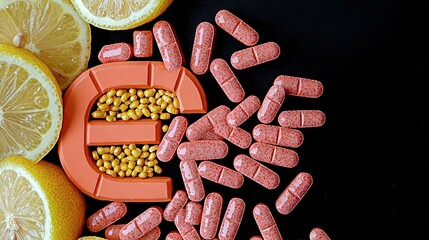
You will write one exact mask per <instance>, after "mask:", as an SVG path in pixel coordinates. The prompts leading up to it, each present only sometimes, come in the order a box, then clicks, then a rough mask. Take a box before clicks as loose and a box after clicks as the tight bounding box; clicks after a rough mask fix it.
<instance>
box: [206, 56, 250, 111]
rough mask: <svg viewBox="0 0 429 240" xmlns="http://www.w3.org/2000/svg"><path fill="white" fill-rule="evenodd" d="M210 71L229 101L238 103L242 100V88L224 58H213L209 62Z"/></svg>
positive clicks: (243, 94)
mask: <svg viewBox="0 0 429 240" xmlns="http://www.w3.org/2000/svg"><path fill="white" fill-rule="evenodd" d="M210 72H211V73H212V75H213V77H214V78H215V79H216V82H217V83H218V84H219V86H220V87H221V88H222V90H223V92H224V93H225V95H226V96H227V98H228V99H229V100H230V101H231V102H234V103H238V102H241V101H242V100H243V98H244V96H245V92H244V89H243V87H242V86H241V84H240V82H239V81H238V79H237V77H236V76H235V74H234V72H233V71H232V69H231V68H230V67H229V65H228V63H227V62H226V61H225V60H223V59H221V58H216V59H214V60H213V61H212V62H211V63H210Z"/></svg>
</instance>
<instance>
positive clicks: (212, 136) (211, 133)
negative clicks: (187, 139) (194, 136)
mask: <svg viewBox="0 0 429 240" xmlns="http://www.w3.org/2000/svg"><path fill="white" fill-rule="evenodd" d="M199 140H223V137H221V136H219V135H218V134H216V133H215V131H214V129H213V130H211V131H209V132H207V133H206V134H204V136H202V137H201V139H199Z"/></svg>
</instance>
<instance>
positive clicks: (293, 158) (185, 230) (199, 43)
mask: <svg viewBox="0 0 429 240" xmlns="http://www.w3.org/2000/svg"><path fill="white" fill-rule="evenodd" d="M215 23H216V25H217V26H218V27H219V28H221V29H222V30H224V31H225V32H227V33H229V34H230V35H231V36H232V37H234V38H235V39H236V40H238V41H240V42H241V43H243V44H244V45H245V46H246V47H245V48H244V49H242V50H239V51H237V52H235V53H233V54H232V55H231V58H230V60H229V62H228V61H226V60H224V59H221V58H217V59H212V53H213V47H214V41H215V38H216V27H215V26H214V25H213V24H211V23H209V22H202V23H200V24H199V25H198V26H197V28H196V31H195V39H194V44H193V49H192V54H191V60H190V68H191V70H192V71H193V72H194V73H195V74H198V75H202V74H205V73H206V72H210V73H211V75H212V76H213V77H214V79H215V80H216V82H217V83H218V84H219V86H220V88H221V89H222V91H223V92H224V93H225V96H226V97H227V98H228V99H229V100H230V101H231V102H233V103H236V106H235V107H234V108H233V109H230V108H229V107H227V106H225V105H220V106H217V107H215V108H214V109H212V110H210V111H209V112H207V113H206V114H205V115H203V116H201V117H200V118H199V119H197V120H196V121H195V122H193V123H192V124H189V123H188V120H187V118H186V117H184V116H176V117H174V118H173V119H172V121H171V123H170V126H169V129H168V131H167V132H166V133H165V134H164V136H163V138H162V140H161V142H160V144H159V147H158V151H157V157H158V159H159V160H160V161H162V162H169V161H171V160H173V159H175V158H176V157H177V158H179V160H180V164H179V168H180V172H181V176H182V179H183V183H184V186H185V188H184V189H177V190H176V191H175V193H174V195H173V198H172V200H171V201H170V202H169V203H168V204H167V205H166V207H165V208H164V209H162V208H160V207H158V206H153V207H150V208H148V209H147V210H145V211H144V212H143V213H141V214H140V215H138V216H137V217H136V218H134V219H133V220H132V221H130V222H129V223H126V224H115V223H116V222H117V221H118V220H119V219H121V218H122V217H123V216H124V215H125V214H126V212H127V206H126V204H125V203H120V202H112V203H110V204H109V205H107V206H105V207H104V208H103V209H100V210H99V211H97V212H96V213H94V214H93V215H91V216H90V217H89V218H88V219H87V228H88V229H89V230H90V231H91V232H99V231H101V230H104V231H105V237H106V238H107V239H112V240H113V239H129V240H130V239H158V238H159V237H160V236H161V229H160V228H159V225H160V224H161V222H162V221H163V220H165V221H168V222H173V223H174V225H175V227H176V228H177V231H176V230H175V231H171V232H169V233H168V234H167V236H166V239H168V240H173V239H221V240H226V239H235V236H236V235H237V232H238V230H239V227H240V223H241V221H242V218H243V214H244V211H245V209H246V203H245V201H244V199H241V198H239V197H234V198H231V199H230V200H229V201H228V202H224V200H223V197H222V195H221V193H220V192H209V193H207V192H206V190H205V188H204V184H203V179H206V180H208V181H211V182H214V183H217V184H220V185H223V186H226V187H229V188H232V189H238V188H240V187H241V186H242V185H243V184H244V181H245V178H246V179H250V180H252V181H254V182H256V183H257V184H259V185H261V186H262V187H264V188H266V189H269V190H272V189H276V188H277V187H279V185H280V181H281V179H280V176H279V175H278V174H277V173H276V172H274V171H273V170H271V169H270V167H269V166H270V165H275V166H280V167H284V168H293V167H295V166H296V165H297V164H298V162H299V157H298V154H297V153H296V152H295V151H294V150H293V149H295V148H298V147H299V146H301V144H302V143H303V140H304V136H303V134H302V132H301V131H300V130H299V129H300V128H311V127H320V126H322V125H323V124H324V123H325V120H326V118H325V115H324V113H323V112H321V111H319V110H287V111H282V112H280V109H281V107H282V104H283V102H284V100H285V98H286V96H296V97H304V98H318V97H320V96H321V95H322V93H323V85H322V83H321V82H319V81H317V80H312V79H306V78H300V77H293V76H286V75H280V76H278V77H277V78H276V79H275V80H274V82H273V84H272V86H271V87H270V88H269V90H268V91H267V93H266V95H265V97H264V98H263V99H261V100H260V99H259V98H258V97H256V96H254V95H249V96H247V97H246V93H245V91H244V89H243V87H242V86H241V84H240V82H239V80H238V78H237V77H236V76H235V74H234V71H233V69H235V70H242V69H247V68H250V67H253V66H256V65H259V64H263V63H266V62H269V61H273V60H275V59H277V58H278V56H279V55H280V47H279V46H278V44H276V43H275V42H266V43H259V44H258V41H259V35H258V33H257V31H255V29H253V28H252V27H250V26H249V25H248V24H247V23H245V22H244V21H243V20H241V19H240V18H238V17H237V16H236V15H234V14H233V13H231V12H229V11H227V10H221V11H219V12H218V13H217V14H216V16H215ZM152 34H153V36H154V39H155V42H156V44H157V46H158V49H159V51H160V53H161V57H162V59H163V61H164V63H165V67H166V69H167V70H175V69H177V68H178V67H180V66H182V65H184V64H185V60H184V54H183V52H182V49H181V46H180V43H179V41H178V38H177V36H176V32H175V31H174V29H173V26H172V25H171V24H170V23H168V22H166V21H158V22H157V23H155V24H154V26H153V31H135V32H134V39H133V41H134V42H133V45H131V44H128V43H116V44H111V45H106V46H104V47H103V48H102V49H101V51H100V53H99V60H100V61H101V62H102V63H106V62H112V61H126V60H129V59H131V58H132V57H133V56H135V57H150V56H152V52H153V50H152V45H153V37H152ZM230 65H231V66H232V68H231V67H230ZM254 114H256V116H257V119H258V120H259V122H260V123H259V124H257V125H256V126H254V127H253V130H252V132H251V133H250V132H247V131H246V130H244V129H243V128H240V125H242V124H243V123H245V122H246V121H247V120H248V119H249V118H250V117H251V116H253V115H254ZM276 117H277V119H276ZM185 137H186V139H187V141H186V140H185ZM227 142H229V143H230V144H232V145H233V146H236V147H238V148H240V149H248V154H238V155H236V156H234V159H233V167H234V169H232V168H229V167H226V166H223V165H222V164H220V161H216V160H219V159H223V158H225V157H226V156H227V154H228V152H229V144H227ZM312 184H313V178H312V176H311V175H310V174H309V173H307V172H300V173H298V174H297V175H296V177H295V178H294V179H293V180H292V181H290V183H289V184H288V185H287V186H286V187H285V189H284V190H283V192H282V193H281V194H280V195H279V196H278V198H277V199H276V201H275V206H274V207H275V209H276V210H277V211H278V212H279V213H280V214H282V215H286V214H289V213H290V212H291V211H292V210H293V209H295V207H296V206H297V205H298V203H299V202H300V201H301V199H302V198H303V197H304V196H305V195H306V193H307V192H308V191H309V189H310V187H311V186H312ZM224 205H226V210H225V211H224V212H222V209H223V206H224ZM252 213H253V217H254V220H255V222H256V224H257V226H258V228H259V231H260V235H261V236H254V237H252V238H251V239H282V236H281V234H280V231H279V228H278V227H277V224H276V222H275V220H274V217H273V215H272V213H271V210H270V207H269V206H267V205H265V204H264V203H258V204H256V205H255V206H253V207H252ZM309 239H310V240H316V239H317V240H328V239H330V238H329V237H328V235H327V234H326V233H325V232H324V231H323V230H322V229H321V228H319V227H314V228H313V229H312V230H311V232H310V234H309Z"/></svg>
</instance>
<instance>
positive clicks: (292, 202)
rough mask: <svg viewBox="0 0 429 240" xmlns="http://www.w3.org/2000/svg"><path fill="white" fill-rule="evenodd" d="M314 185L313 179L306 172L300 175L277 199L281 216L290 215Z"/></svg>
mask: <svg viewBox="0 0 429 240" xmlns="http://www.w3.org/2000/svg"><path fill="white" fill-rule="evenodd" d="M312 184H313V178H312V177H311V175H310V174H308V173H305V172H301V173H298V175H297V176H296V177H295V178H294V179H293V180H292V181H291V182H290V183H289V185H288V186H287V187H286V189H285V190H284V191H283V192H282V193H281V194H280V196H279V197H278V198H277V200H276V208H277V211H279V213H281V214H289V213H290V212H291V211H292V210H293V209H294V208H295V207H296V205H297V204H298V203H299V202H300V201H301V199H302V198H303V197H304V195H305V194H306V193H307V191H308V189H310V187H311V185H312Z"/></svg>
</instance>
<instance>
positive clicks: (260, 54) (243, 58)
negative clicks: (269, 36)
mask: <svg viewBox="0 0 429 240" xmlns="http://www.w3.org/2000/svg"><path fill="white" fill-rule="evenodd" d="M279 56H280V47H279V45H278V44H277V43H275V42H267V43H263V44H259V45H256V46H253V47H250V48H245V49H243V50H239V51H236V52H234V53H233V54H232V55H231V60H230V61H231V65H232V67H234V68H235V69H237V70H243V69H246V68H250V67H253V66H256V65H260V64H263V63H266V62H269V61H273V60H275V59H277V58H278V57H279Z"/></svg>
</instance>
